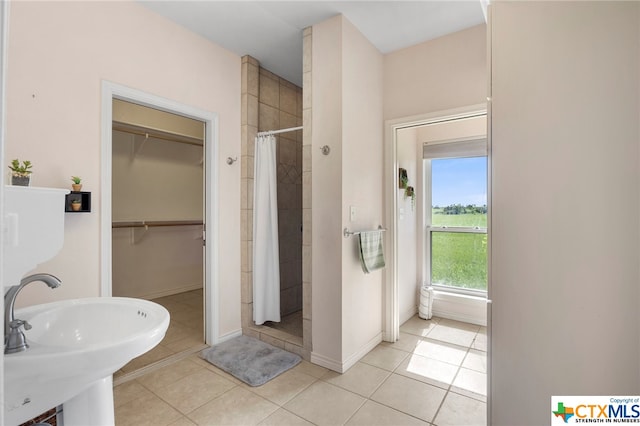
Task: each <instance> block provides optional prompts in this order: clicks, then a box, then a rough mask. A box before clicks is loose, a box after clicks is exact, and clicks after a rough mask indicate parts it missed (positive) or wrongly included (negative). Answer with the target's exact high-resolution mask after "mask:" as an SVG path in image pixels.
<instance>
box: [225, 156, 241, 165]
mask: <svg viewBox="0 0 640 426" xmlns="http://www.w3.org/2000/svg"><path fill="white" fill-rule="evenodd" d="M236 161H238V157H235V158H231V157H227V164H228V165H232V164H233V163H235V162H236Z"/></svg>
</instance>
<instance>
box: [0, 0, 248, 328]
mask: <svg viewBox="0 0 640 426" xmlns="http://www.w3.org/2000/svg"><path fill="white" fill-rule="evenodd" d="M9 30H10V32H9V59H8V61H9V63H10V67H9V70H8V81H7V82H8V90H7V144H6V153H7V157H8V158H16V157H19V158H21V159H29V160H31V161H32V162H33V164H34V170H35V172H34V177H33V182H32V184H33V185H36V186H53V187H67V188H68V187H69V186H68V185H69V184H70V181H69V176H71V175H72V174H73V175H80V176H82V177H83V178H84V187H83V189H85V190H87V191H91V192H92V202H93V203H92V209H93V212H92V213H90V214H82V215H81V214H75V215H66V224H65V246H64V249H63V250H62V252H61V253H60V255H59V256H58V257H57V258H56V259H55V260H53V261H51V262H48V263H47V264H45V265H42V266H41V268H40V270H42V271H47V272H50V273H53V274H55V275H58V276H59V277H60V278H61V279H62V280H63V286H62V287H61V288H59V289H56V290H55V291H48V289H43V288H40V287H39V286H31V288H27V289H25V291H24V292H23V293H22V294H21V296H20V298H19V304H21V305H25V304H34V303H42V302H45V301H49V300H54V299H66V298H73V297H86V296H97V295H98V294H99V291H100V290H99V289H100V282H99V279H100V253H99V250H100V217H99V211H100V197H101V196H102V194H101V192H100V185H99V183H100V179H101V176H100V126H101V123H100V105H101V99H100V94H101V82H102V80H107V81H110V82H114V83H118V84H120V85H123V86H128V87H132V88H135V89H137V90H140V91H144V92H147V93H151V94H153V95H156V96H161V97H164V98H167V99H171V100H173V101H175V102H178V103H181V104H185V105H189V106H192V107H195V108H199V109H201V110H205V111H211V112H214V113H217V114H218V119H219V141H220V146H219V153H220V155H219V159H220V161H219V163H218V164H216V167H217V169H218V170H219V182H221V183H223V186H221V188H220V192H219V196H220V199H219V201H220V207H219V210H218V211H219V220H220V225H219V229H220V235H219V236H218V237H219V240H220V241H221V242H222V243H223V244H224V246H221V250H220V262H219V271H217V272H218V275H219V280H220V289H219V300H220V312H219V313H218V315H219V318H220V320H219V321H220V330H219V332H220V333H219V334H220V335H224V334H225V333H230V332H234V331H236V330H238V329H239V328H240V238H239V235H240V210H239V209H240V168H239V167H229V166H228V165H226V164H225V163H224V159H225V158H226V157H227V156H232V157H234V156H237V155H239V151H240V96H239V95H238V94H239V93H240V75H241V72H240V57H238V56H236V55H234V54H232V53H230V52H228V51H226V50H224V49H222V48H220V47H219V46H217V45H215V44H213V43H211V42H208V41H206V40H205V39H204V38H201V37H199V36H197V35H195V34H193V33H191V32H189V31H187V30H185V29H184V28H182V27H180V26H178V25H176V24H173V23H171V22H169V21H167V20H166V19H165V18H162V17H160V16H159V15H156V14H154V13H153V12H151V11H149V10H147V9H145V8H143V7H142V6H140V5H138V4H136V3H135V2H38V3H32V2H15V3H12V7H11V16H10V24H9Z"/></svg>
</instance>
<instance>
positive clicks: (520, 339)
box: [490, 2, 640, 425]
mask: <svg viewBox="0 0 640 426" xmlns="http://www.w3.org/2000/svg"><path fill="white" fill-rule="evenodd" d="M638 6H639V5H638V3H636V2H497V3H495V4H493V6H492V8H493V18H492V22H493V29H492V40H493V41H492V76H491V77H492V84H493V92H492V99H493V106H492V111H493V114H492V118H491V125H492V132H493V138H492V144H493V148H492V176H493V182H492V194H493V196H492V209H493V216H492V224H491V225H492V235H491V238H492V241H491V247H492V248H491V268H492V287H491V298H492V299H493V309H492V332H491V348H490V353H491V367H492V368H491V385H492V386H491V390H490V392H491V400H492V404H491V416H492V423H493V424H495V425H503V424H504V425H506V424H513V423H514V421H515V422H517V423H519V424H522V425H525V424H531V425H534V424H536V425H538V424H547V423H548V422H549V415H550V413H549V406H550V401H551V396H552V395H637V394H638V393H640V380H639V378H640V365H639V363H638V360H639V359H640V345H639V343H638V335H639V334H640V328H639V324H640V321H639V313H638V312H639V311H638V300H639V291H638V287H639V285H638V283H639V281H640V276H639V271H638V258H639V254H640V249H639V243H640V237H639V223H638V217H639V216H640V208H639V201H638V200H639V193H640V191H639V186H640V185H639V178H640V176H639V170H640V167H639V166H640V164H639V149H638V143H639V140H638V137H639V133H638V113H639V105H638V90H639V87H638V81H639V79H638V72H639V69H638V68H639V67H638V59H639V49H638V46H639V44H638V28H639V25H638V24H639V14H638ZM514 389H520V390H521V391H519V392H514Z"/></svg>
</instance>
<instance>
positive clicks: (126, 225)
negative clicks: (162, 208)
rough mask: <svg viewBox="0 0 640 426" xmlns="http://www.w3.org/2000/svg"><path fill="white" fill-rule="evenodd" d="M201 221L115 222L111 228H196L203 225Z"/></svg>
mask: <svg viewBox="0 0 640 426" xmlns="http://www.w3.org/2000/svg"><path fill="white" fill-rule="evenodd" d="M203 224H204V223H203V222H202V221H201V220H148V221H147V220H138V221H132V222H113V223H112V224H111V228H152V227H155V226H195V225H200V226H201V225H203Z"/></svg>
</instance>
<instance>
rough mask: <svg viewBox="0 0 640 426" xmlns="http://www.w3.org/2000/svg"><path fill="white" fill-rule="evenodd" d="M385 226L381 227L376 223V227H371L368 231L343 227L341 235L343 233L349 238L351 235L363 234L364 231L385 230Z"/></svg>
mask: <svg viewBox="0 0 640 426" xmlns="http://www.w3.org/2000/svg"><path fill="white" fill-rule="evenodd" d="M386 230H387V228H383V227H382V225H378V229H372V230H370V231H355V232H352V231H349V228H344V230H343V231H342V235H344V237H345V238H349V237H350V236H352V235H360V234H364V233H366V232H377V231H386Z"/></svg>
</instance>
